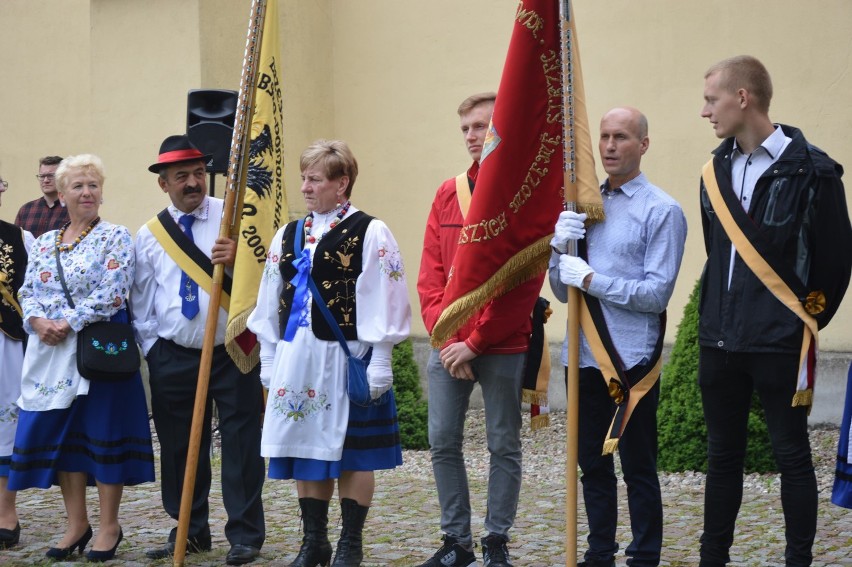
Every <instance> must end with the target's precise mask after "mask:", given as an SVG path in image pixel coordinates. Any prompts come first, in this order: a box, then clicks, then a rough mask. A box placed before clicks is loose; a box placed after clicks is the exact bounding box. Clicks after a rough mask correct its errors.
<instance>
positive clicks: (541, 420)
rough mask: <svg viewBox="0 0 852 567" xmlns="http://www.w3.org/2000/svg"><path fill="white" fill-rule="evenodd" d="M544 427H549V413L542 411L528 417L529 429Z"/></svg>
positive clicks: (535, 429)
mask: <svg viewBox="0 0 852 567" xmlns="http://www.w3.org/2000/svg"><path fill="white" fill-rule="evenodd" d="M545 427H550V414H549V413H542V414H539V415H537V416H534V417H532V418H531V419H530V429H532V430H533V431H538V430H539V429H544V428H545Z"/></svg>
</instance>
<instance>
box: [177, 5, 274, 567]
mask: <svg viewBox="0 0 852 567" xmlns="http://www.w3.org/2000/svg"><path fill="white" fill-rule="evenodd" d="M266 1H267V0H252V3H251V14H250V16H249V27H248V34H247V37H246V49H245V54H244V56H243V69H242V75H241V77H240V90H239V93H238V95H237V111H236V116H235V119H234V132H233V136H232V138H231V152H230V157H229V160H228V174H227V184H226V188H225V205H224V209H223V211H222V221H221V223H220V225H219V238H232V239H233V238H235V237H236V235H237V233H238V232H239V229H240V220H241V213H242V202H243V192H244V191H245V186H246V173H247V172H246V167H245V164H246V160H247V158H248V148H249V144H250V142H251V121H252V115H253V113H254V94H255V85H256V84H257V68H258V64H259V59H260V57H259V56H260V45H261V40H262V39H263V22H264V19H265V17H266ZM224 276H225V265H224V264H216V265H215V266H214V268H213V285H212V289H211V291H210V305H209V307H208V309H207V321H206V323H205V327H204V344H203V346H202V348H201V363H200V366H199V369H198V385H197V387H196V390H195V406H194V408H193V414H192V429H191V431H190V434H189V448H188V450H187V455H186V470H185V471H184V477H183V492H182V493H181V500H180V515H179V516H178V529H177V535H176V536H175V555H174V563H173V564H174V565H175V567H183V564H184V558H185V557H186V544H187V537H188V535H189V520H190V516H191V515H192V494H193V492H194V491H195V475H196V473H197V470H198V455H199V450H200V447H201V435H202V433H203V427H204V413H205V411H206V408H207V390H208V387H209V385H210V370H211V366H212V361H213V348H214V346H215V345H214V344H213V343H214V340H215V337H216V327H217V325H218V323H219V302H220V300H221V296H222V281H223V280H224Z"/></svg>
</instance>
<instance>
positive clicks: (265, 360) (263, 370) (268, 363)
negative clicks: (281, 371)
mask: <svg viewBox="0 0 852 567" xmlns="http://www.w3.org/2000/svg"><path fill="white" fill-rule="evenodd" d="M274 362H275V343H268V342H265V341H260V383H261V384H263V387H264V388H266V389H267V390H268V389H269V384H270V382H272V365H273V363H274Z"/></svg>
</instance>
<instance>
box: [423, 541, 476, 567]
mask: <svg viewBox="0 0 852 567" xmlns="http://www.w3.org/2000/svg"><path fill="white" fill-rule="evenodd" d="M441 540H442V541H443V542H444V545H442V546H441V549H439V550H438V551H437V552H436V553H435V555H433V556H432V558H431V559H429V561H427V562H426V563H422V564H420V565H418V566H417V567H470V566H471V565H476V555H474V553H473V551H468V550H467V549H465V548H463V547H462V546H461V545H460V544H459V540H457V539H456V538H454V537H452V536H448V535H446V534H445V535H444V536H443V537H442V538H441Z"/></svg>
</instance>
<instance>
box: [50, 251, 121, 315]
mask: <svg viewBox="0 0 852 567" xmlns="http://www.w3.org/2000/svg"><path fill="white" fill-rule="evenodd" d="M53 251H54V255H55V256H56V272H57V275H59V283H61V284H62V291H64V292H65V299H67V300H68V307H70V308H71V309H75V305H74V300H73V299H71V293H69V291H68V284H66V283H65V270H63V269H62V262H61V261H60V260H59V247H58V246H57V247H56V248H54V249H53ZM124 309H125V310H126V311H127V322H128V323H131V322H132V321H133V312H132V311H131V310H130V302H129V301H127V300H126V299H125V300H124Z"/></svg>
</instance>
